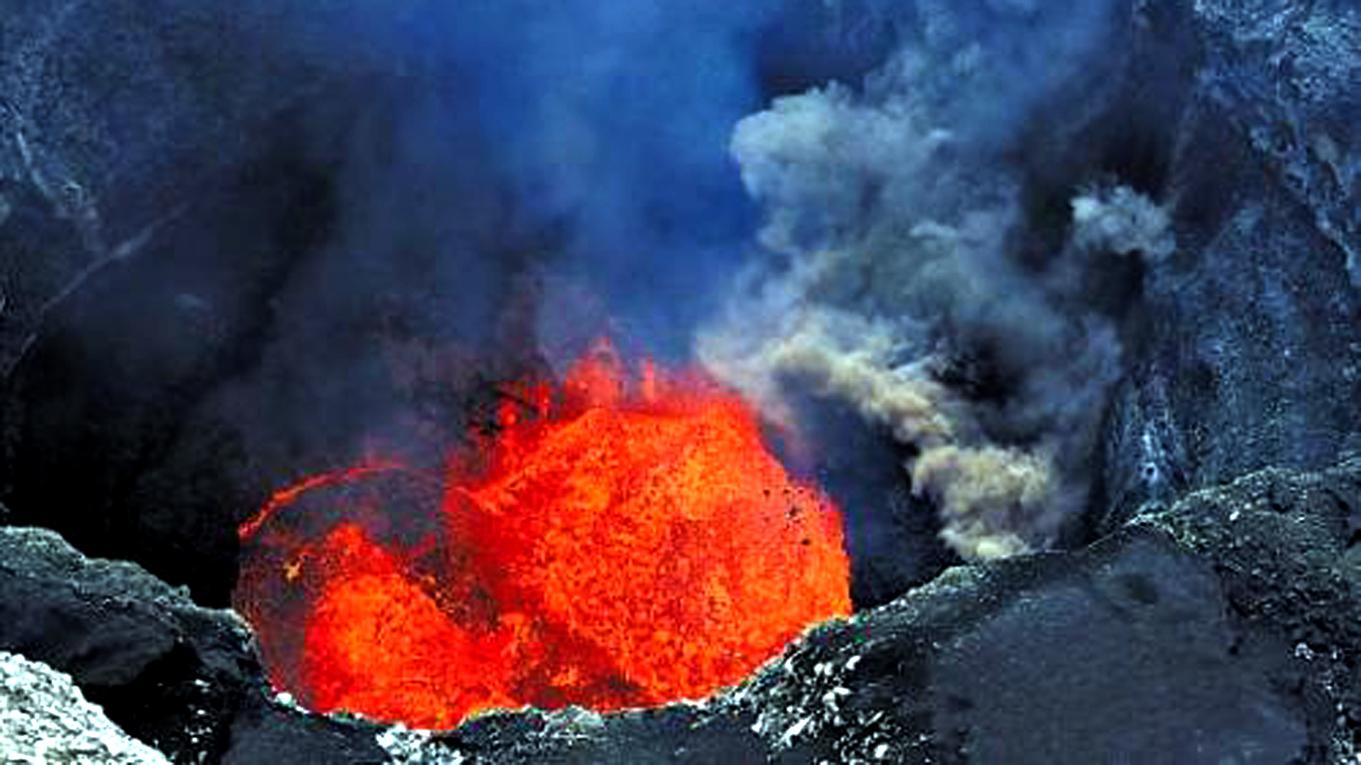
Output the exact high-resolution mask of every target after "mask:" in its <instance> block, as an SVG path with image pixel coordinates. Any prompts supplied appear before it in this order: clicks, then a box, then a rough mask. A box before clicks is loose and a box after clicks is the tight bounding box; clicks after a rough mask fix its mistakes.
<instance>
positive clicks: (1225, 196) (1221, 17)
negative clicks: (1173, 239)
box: [1105, 0, 1361, 530]
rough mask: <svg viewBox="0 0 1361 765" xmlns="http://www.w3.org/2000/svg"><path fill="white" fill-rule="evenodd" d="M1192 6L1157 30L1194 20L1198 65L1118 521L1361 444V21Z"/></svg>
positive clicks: (1121, 466) (1129, 412) (1127, 418)
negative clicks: (1360, 75) (1360, 67)
mask: <svg viewBox="0 0 1361 765" xmlns="http://www.w3.org/2000/svg"><path fill="white" fill-rule="evenodd" d="M1175 5H1180V4H1175ZM1186 5H1187V6H1188V7H1187V8H1186V10H1185V13H1184V14H1173V15H1167V14H1158V15H1154V16H1153V19H1154V20H1155V21H1157V20H1158V19H1161V23H1162V24H1163V27H1162V28H1157V27H1155V28H1153V29H1150V30H1149V34H1150V36H1161V37H1164V38H1172V37H1175V36H1176V35H1181V34H1185V32H1186V30H1188V29H1189V30H1191V31H1192V32H1193V33H1194V46H1189V47H1188V48H1187V49H1185V50H1181V51H1179V55H1181V56H1182V57H1185V58H1188V59H1189V60H1190V61H1191V62H1192V63H1194V65H1195V69H1194V72H1193V77H1192V79H1191V82H1192V83H1193V87H1192V90H1191V93H1190V94H1189V97H1188V98H1187V99H1186V102H1185V106H1184V108H1183V109H1181V111H1180V113H1179V114H1175V115H1168V118H1167V119H1166V120H1165V123H1164V124H1165V125H1166V126H1167V128H1168V131H1169V134H1170V141H1171V143H1172V144H1173V145H1174V146H1176V147H1177V148H1176V151H1175V152H1174V153H1173V156H1172V157H1171V159H1170V163H1171V167H1172V169H1171V171H1170V180H1169V181H1168V189H1167V191H1166V195H1167V196H1168V198H1169V199H1170V200H1171V201H1172V202H1173V204H1174V208H1173V210H1174V222H1175V226H1176V235H1177V241H1178V243H1179V245H1180V247H1179V252H1178V253H1177V254H1176V255H1175V256H1174V257H1173V258H1171V259H1169V260H1167V261H1165V262H1163V263H1160V264H1158V265H1157V266H1156V267H1154V268H1152V269H1150V271H1149V273H1148V275H1147V278H1146V280H1145V284H1144V296H1143V299H1142V302H1141V304H1140V305H1139V307H1138V310H1137V312H1136V314H1135V316H1134V317H1133V319H1132V322H1133V323H1135V324H1137V325H1138V329H1137V334H1139V335H1140V337H1139V342H1138V343H1137V345H1136V347H1135V348H1133V349H1132V351H1133V352H1132V359H1131V361H1132V372H1131V374H1130V375H1129V376H1128V379H1127V380H1126V381H1125V383H1124V385H1123V386H1122V387H1121V389H1120V391H1119V392H1118V393H1117V395H1116V400H1115V403H1114V407H1113V410H1112V415H1111V417H1110V422H1109V424H1108V427H1107V434H1108V435H1107V448H1106V455H1107V457H1106V462H1107V466H1106V472H1105V481H1106V484H1107V494H1108V497H1109V500H1110V508H1109V509H1110V511H1111V516H1110V517H1109V518H1108V522H1107V524H1106V529H1107V530H1111V529H1113V528H1115V527H1116V526H1118V524H1119V522H1121V521H1122V520H1124V519H1125V518H1127V517H1129V516H1130V515H1131V514H1133V513H1134V512H1136V511H1137V509H1138V507H1139V506H1140V505H1142V504H1143V503H1145V502H1148V501H1150V500H1153V501H1166V500H1168V499H1170V498H1173V497H1175V496H1177V495H1178V493H1179V492H1181V491H1184V490H1185V489H1187V488H1199V487H1204V486H1213V485H1215V484H1218V483H1222V482H1224V481H1228V480H1232V479H1233V478H1235V477H1237V476H1240V475H1243V474H1244V473H1246V472H1249V471H1253V470H1258V469H1261V468H1264V467H1268V466H1276V467H1295V468H1303V469H1317V468H1321V467H1324V466H1326V465H1329V464H1331V463H1333V462H1334V461H1336V460H1337V459H1338V458H1339V457H1340V456H1341V455H1343V454H1344V453H1345V452H1347V451H1348V450H1352V451H1355V450H1357V449H1358V448H1359V447H1361V337H1358V334H1357V327H1358V326H1361V289H1358V287H1361V264H1358V263H1357V255H1356V250H1357V248H1358V247H1361V238H1358V236H1359V232H1361V175H1358V172H1357V168H1358V167H1361V155H1358V154H1357V151H1358V148H1361V128H1358V126H1361V120H1358V119H1357V117H1358V106H1361V102H1359V101H1358V99H1359V98H1361V89H1358V88H1357V77H1356V68H1355V67H1356V62H1357V61H1358V60H1361V19H1358V17H1357V14H1356V12H1355V10H1354V9H1349V8H1347V7H1344V4H1339V3H1327V2H1324V3H1295V2H1288V1H1287V0H1270V1H1268V2H1262V3H1250V4H1244V3H1238V2H1232V1H1230V0H1224V1H1223V2H1219V1H1215V0H1212V1H1210V2H1197V3H1194V4H1189V3H1188V4H1186Z"/></svg>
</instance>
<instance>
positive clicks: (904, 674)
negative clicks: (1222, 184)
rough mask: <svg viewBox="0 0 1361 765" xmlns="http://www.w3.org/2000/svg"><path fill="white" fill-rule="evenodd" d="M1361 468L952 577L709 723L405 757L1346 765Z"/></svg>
mask: <svg viewBox="0 0 1361 765" xmlns="http://www.w3.org/2000/svg"><path fill="white" fill-rule="evenodd" d="M1358 511H1361V460H1358V461H1352V462H1349V463H1346V464H1344V465H1342V466H1340V467H1337V468H1335V469H1332V470H1329V471H1326V472H1323V473H1294V472H1290V471H1283V470H1270V471H1265V472H1261V473H1257V474H1253V475H1251V476H1248V477H1246V478H1244V479H1242V480H1240V481H1237V482H1234V483H1233V484H1230V485H1228V486H1224V487H1218V488H1214V489H1207V490H1204V491H1199V492H1195V493H1192V494H1191V495H1189V496H1188V497H1187V498H1186V499H1184V500H1183V501H1181V502H1178V503H1176V504H1175V505H1174V506H1173V507H1172V508H1170V509H1168V510H1165V511H1163V512H1161V513H1159V514H1157V515H1150V516H1147V517H1144V518H1142V519H1140V520H1139V521H1138V522H1137V523H1135V524H1133V525H1131V526H1130V527H1128V528H1126V529H1124V530H1122V531H1121V532H1119V533H1117V534H1115V535H1113V536H1112V537H1110V538H1108V539H1106V540H1103V541H1102V542H1100V543H1098V544H1097V545H1095V546H1093V547H1092V548H1091V549H1089V550H1086V551H1083V552H1079V553H1062V554H1047V555H1040V556H1034V557H1028V558H1023V559H1016V560H1011V561H1005V562H1000V563H995V564H989V565H985V566H975V567H969V568H954V569H950V570H949V571H947V572H946V573H945V574H944V575H942V576H941V577H939V578H938V579H937V580H936V581H934V582H932V583H931V584H929V585H926V586H925V587H922V588H920V589H918V590H916V591H914V592H912V593H910V594H908V595H906V596H904V597H902V598H900V599H898V600H897V601H895V602H894V603H892V604H889V605H887V606H884V607H881V608H878V609H874V610H871V611H866V612H863V613H860V614H858V615H856V616H855V617H853V618H851V619H849V620H847V621H844V622H837V623H832V624H828V625H824V626H822V627H819V628H817V629H815V630H813V631H812V632H811V633H809V634H808V635H807V636H806V637H805V638H804V639H803V640H802V641H800V642H798V643H796V644H795V645H794V646H792V647H791V648H790V649H789V650H788V651H786V652H785V654H784V655H783V656H782V657H781V658H780V659H778V660H776V661H774V662H772V663H771V664H770V665H768V666H767V667H766V668H765V669H763V670H762V671H761V672H759V673H758V674H757V675H756V676H755V677H754V678H753V679H751V680H750V681H748V682H746V683H744V684H743V685H742V686H740V687H738V688H736V689H734V690H732V691H730V692H728V693H726V694H724V695H721V696H719V697H718V698H716V699H714V700H712V701H710V702H708V703H706V704H704V705H701V706H689V705H681V706H674V707H670V708H668V709H664V710H658V711H652V712H638V713H629V714H624V715H606V716H603V717H602V716H598V715H592V714H589V713H584V712H580V711H574V712H563V713H556V714H552V715H544V714H541V713H531V714H516V715H494V716H491V717H486V718H482V719H479V720H475V721H473V722H471V723H469V724H467V725H465V726H464V727H463V728H461V729H460V730H458V731H457V732H455V733H453V734H449V735H446V736H443V737H436V738H433V739H426V738H423V737H419V736H406V737H405V738H403V737H401V736H397V737H394V739H393V741H398V742H400V743H402V744H403V746H392V747H391V748H392V750H393V751H394V752H395V751H404V752H405V757H406V758H407V759H406V760H405V761H408V762H428V763H440V762H458V761H460V760H459V757H469V758H474V759H475V760H476V761H483V760H485V761H488V762H507V763H521V762H524V763H529V762H561V763H588V762H631V763H651V762H658V763H660V762H697V763H707V762H761V761H773V762H788V763H814V762H876V761H887V762H922V763H926V762H933V763H964V762H970V763H1032V762H1033V763H1050V764H1052V763H1093V762H1140V763H1224V762H1237V763H1286V762H1300V763H1326V762H1342V761H1351V760H1350V759H1349V758H1350V757H1352V756H1353V755H1352V752H1353V746H1354V742H1353V735H1354V733H1353V731H1354V730H1355V729H1356V718H1355V715H1356V714H1357V712H1358V711H1361V707H1358V706H1357V702H1358V698H1357V695H1356V694H1357V689H1358V685H1357V683H1358V680H1361V675H1359V674H1358V672H1357V668H1356V667H1355V665H1354V663H1353V662H1352V661H1351V659H1350V658H1349V657H1350V653H1351V650H1352V647H1354V646H1355V645H1357V640H1358V635H1357V632H1358V630H1361V627H1358V626H1357V625H1359V624H1361V598H1359V597H1358V596H1361V590H1358V589H1357V588H1358V584H1361V580H1358V569H1357V567H1356V561H1355V560H1353V558H1354V554H1353V552H1352V551H1351V548H1350V544H1349V540H1350V539H1351V536H1352V533H1353V532H1352V529H1353V527H1354V526H1355V524H1356V523H1357V522H1358V519H1361V515H1358Z"/></svg>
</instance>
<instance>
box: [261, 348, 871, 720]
mask: <svg viewBox="0 0 1361 765" xmlns="http://www.w3.org/2000/svg"><path fill="white" fill-rule="evenodd" d="M508 399H510V400H511V402H512V403H511V404H510V405H503V406H502V407H501V409H500V412H499V420H500V428H499V430H498V431H497V432H496V433H495V434H494V435H492V436H481V437H475V438H474V439H473V446H472V448H470V449H467V450H465V451H464V452H461V453H460V454H459V456H458V457H457V458H456V459H454V460H453V461H452V462H451V464H450V466H449V467H448V469H447V471H446V475H445V476H444V477H443V481H444V488H443V490H442V499H439V500H437V501H434V502H431V503H430V504H431V505H432V506H431V507H429V508H427V512H429V513H430V514H431V516H433V517H434V518H435V519H436V520H438V521H439V522H438V523H437V524H436V525H435V527H436V528H437V529H438V533H437V534H436V536H437V537H438V539H431V538H429V537H428V536H422V537H418V538H417V539H412V540H402V541H394V540H392V539H384V540H383V541H379V539H378V537H379V534H377V533H375V531H374V530H373V529H370V528H369V526H368V525H366V524H370V525H371V524H374V523H375V521H374V520H373V519H372V517H371V515H366V516H365V519H366V520H365V522H363V523H361V522H351V521H342V522H340V523H338V524H335V525H333V527H332V528H331V529H330V530H329V531H327V532H324V533H320V534H318V533H312V534H311V535H306V534H305V535H302V536H300V535H299V534H298V533H297V532H296V529H295V528H294V526H295V525H296V523H294V524H292V525H290V524H289V523H288V521H286V520H285V519H290V518H292V517H293V516H292V514H290V513H281V512H279V511H280V509H281V508H282V507H283V506H285V505H288V504H291V503H293V502H296V501H299V498H300V497H304V496H305V495H306V494H307V493H308V492H309V491H315V490H317V489H318V487H320V490H322V491H325V490H326V488H327V487H332V486H335V485H336V484H335V481H334V480H320V481H319V480H318V479H309V481H311V482H312V483H311V484H310V486H308V487H303V488H301V489H299V488H298V487H294V488H292V489H285V490H284V491H283V492H280V493H279V494H278V495H276V498H275V500H273V501H271V503H270V506H268V507H271V508H272V509H270V510H269V512H268V513H262V516H263V518H260V517H257V521H258V522H254V525H251V527H250V528H246V527H245V526H243V538H244V539H246V540H247V548H246V552H245V555H244V561H245V562H244V564H243V571H242V579H241V583H240V584H239V585H238V588H237V593H236V600H237V603H238V607H239V608H240V609H241V610H242V612H243V613H245V614H246V615H247V618H249V619H250V620H251V622H252V623H253V624H254V626H255V628H256V631H257V634H258V635H259V637H260V641H261V647H262V652H263V653H264V655H265V658H266V663H267V664H269V665H270V666H269V668H270V672H271V676H272V678H273V679H274V681H275V683H276V684H277V685H279V686H281V687H282V688H284V689H286V690H289V691H291V692H292V693H294V695H295V696H297V697H298V698H299V699H300V701H302V702H303V703H304V704H306V705H308V706H310V707H311V708H313V709H318V710H321V711H331V710H340V709H343V710H348V711H352V712H358V713H361V714H365V715H368V716H370V717H373V718H376V719H381V720H390V721H403V722H405V723H407V724H409V725H412V726H417V727H434V728H442V727H449V726H451V725H453V724H456V723H457V722H458V721H460V720H462V719H463V718H464V717H466V716H467V715H468V714H470V713H472V712H475V711H477V710H479V709H486V708H491V707H518V706H522V705H533V706H538V707H545V708H553V707H560V706H564V705H566V704H580V705H584V706H589V707H592V708H595V709H600V710H609V709H619V708H623V707H634V706H645V705H654V704H661V703H665V702H668V701H673V700H677V699H682V698H698V697H702V696H705V695H708V694H710V693H712V692H713V691H715V690H717V689H719V688H721V687H723V686H726V685H730V684H732V683H735V682H737V681H739V680H740V679H742V678H743V677H744V676H745V675H747V674H749V673H750V672H751V671H752V670H754V669H755V668H756V667H757V666H758V665H760V664H761V663H762V662H764V661H766V660H767V659H769V658H770V657H772V656H773V655H775V654H776V653H778V652H779V651H780V649H781V648H782V647H783V646H784V645H785V644H786V643H787V642H788V641H789V640H791V639H792V638H793V637H795V636H796V635H797V634H798V633H799V632H800V631H801V630H803V629H804V628H805V627H806V626H808V625H809V624H811V623H813V622H816V621H820V620H823V619H827V618H830V617H833V616H839V615H844V614H847V613H849V611H850V598H849V593H848V587H849V564H848V561H847V558H846V554H845V552H844V548H843V544H842V531H841V525H840V523H841V522H840V516H839V513H838V512H837V511H836V509H835V508H834V507H833V506H832V504H831V503H830V501H829V500H828V499H826V497H824V496H823V495H822V494H821V493H819V492H818V491H817V490H816V489H814V488H813V487H810V486H807V485H804V484H802V483H800V482H797V481H794V480H792V479H791V478H790V477H789V476H788V475H787V474H786V472H785V470H784V468H783V467H782V466H781V465H780V464H779V462H778V461H777V460H776V459H775V458H774V457H773V456H772V455H771V454H770V452H769V450H767V449H766V447H765V445H764V443H763V442H762V439H761V432H760V428H759V425H758V423H757V420H756V418H755V416H754V414H753V413H752V411H751V409H750V407H749V406H748V405H747V404H746V403H745V402H744V401H742V400H741V399H740V398H739V397H738V396H737V395H736V394H733V393H731V392H729V391H726V390H723V389H721V388H719V387H718V386H716V385H715V384H713V383H712V382H710V381H708V380H707V379H705V378H704V377H703V376H702V375H699V374H693V373H691V374H670V373H667V372H666V371H665V370H662V369H659V368H657V367H655V366H654V365H652V364H647V365H645V366H644V367H643V369H642V371H641V372H640V373H639V375H638V377H637V378H636V379H635V378H633V377H632V376H631V375H629V374H628V373H627V370H626V369H625V367H624V365H623V364H622V363H621V362H620V360H619V359H618V357H617V355H616V354H615V353H614V351H613V350H612V349H611V348H610V347H609V346H608V345H605V344H600V345H598V346H597V347H596V348H594V349H593V350H592V351H591V352H590V353H588V354H587V356H586V357H585V358H584V359H582V360H581V361H580V362H578V364H577V365H576V366H575V367H574V368H573V369H572V370H571V372H570V373H569V374H568V376H567V379H566V380H565V381H564V383H563V385H562V386H561V389H560V390H558V391H556V395H555V392H554V391H553V390H552V389H551V388H550V387H548V386H542V385H524V386H519V387H518V388H516V389H515V393H514V394H513V395H508ZM515 402H519V403H520V406H515V405H514V403H515ZM332 476H333V477H336V480H343V481H349V482H358V483H362V482H365V481H375V480H388V479H391V476H390V475H387V474H385V473H383V472H382V471H381V469H370V470H367V471H364V472H360V473H354V472H350V473H348V474H347V473H343V472H342V473H340V474H332ZM280 497H283V499H279V498H280ZM323 499H326V498H323ZM434 505H438V508H436V507H434ZM441 519H442V520H441ZM248 525H249V524H248ZM388 531H389V532H390V529H389V530H388ZM387 536H389V537H390V536H392V535H391V534H390V533H387ZM281 604H282V605H281ZM299 632H301V638H299V637H298V634H299Z"/></svg>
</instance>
